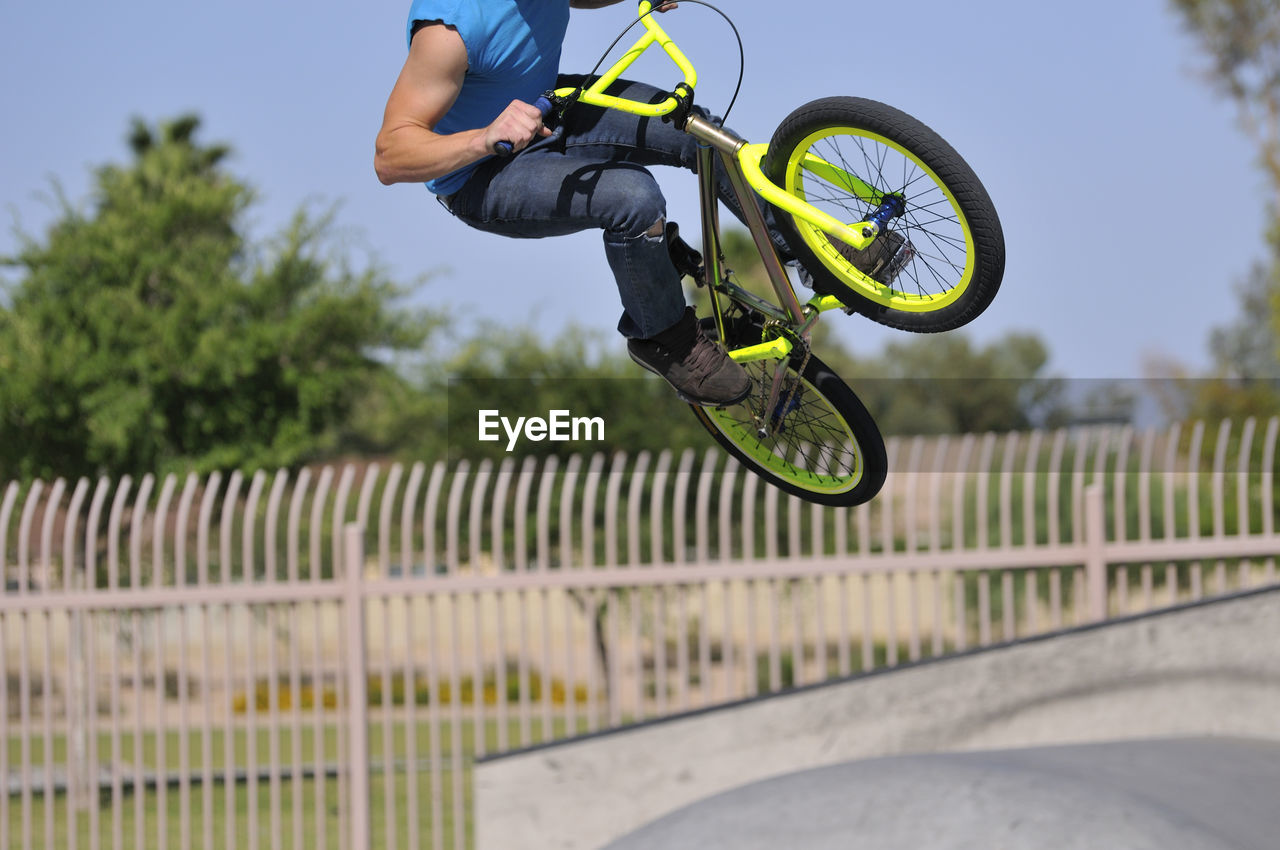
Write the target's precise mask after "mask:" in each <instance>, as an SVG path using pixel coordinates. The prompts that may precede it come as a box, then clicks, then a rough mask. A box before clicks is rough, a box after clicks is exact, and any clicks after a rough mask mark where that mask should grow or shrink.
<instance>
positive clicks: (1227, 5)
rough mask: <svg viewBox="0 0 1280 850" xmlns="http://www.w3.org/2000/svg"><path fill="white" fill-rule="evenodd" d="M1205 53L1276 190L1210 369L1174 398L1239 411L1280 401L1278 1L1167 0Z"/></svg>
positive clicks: (1213, 410)
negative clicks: (1255, 258) (1235, 311)
mask: <svg viewBox="0 0 1280 850" xmlns="http://www.w3.org/2000/svg"><path fill="white" fill-rule="evenodd" d="M1171 5H1172V7H1173V10H1174V12H1175V14H1176V15H1177V16H1178V18H1179V20H1180V21H1181V22H1182V24H1183V26H1184V27H1185V29H1186V30H1187V32H1188V33H1189V34H1190V35H1191V37H1192V38H1193V39H1194V40H1195V41H1196V43H1197V45H1198V46H1199V48H1200V50H1201V51H1202V53H1203V54H1204V55H1205V56H1206V57H1207V59H1208V60H1209V64H1208V67H1207V68H1206V69H1205V71H1206V77H1207V79H1208V81H1209V82H1210V84H1211V85H1213V87H1214V88H1215V89H1216V90H1217V91H1218V92H1220V93H1221V94H1223V95H1225V96H1226V97H1227V98H1229V99H1230V100H1231V101H1232V102H1233V103H1234V104H1235V106H1236V108H1237V112H1238V114H1239V117H1240V123H1241V126H1242V127H1243V129H1244V131H1245V132H1246V133H1247V134H1248V135H1249V137H1250V138H1251V139H1252V140H1253V142H1254V143H1255V144H1256V146H1257V149H1258V155H1259V162H1260V164H1261V166H1262V169H1263V172H1264V173H1265V174H1266V175H1267V178H1268V180H1269V181H1270V183H1271V188H1272V190H1273V192H1274V193H1276V194H1273V196H1272V199H1271V201H1270V203H1269V204H1268V208H1269V213H1270V215H1271V222H1270V225H1269V227H1268V233H1267V239H1266V243H1265V250H1266V257H1267V258H1266V261H1265V262H1263V263H1260V264H1258V265H1257V266H1255V267H1254V269H1253V270H1252V271H1251V272H1250V274H1249V276H1248V277H1247V278H1246V279H1245V281H1244V282H1243V284H1242V285H1241V286H1240V287H1239V288H1238V291H1239V295H1240V307H1241V309H1240V313H1239V315H1238V317H1237V318H1236V319H1235V320H1234V321H1232V322H1231V323H1230V324H1228V325H1226V326H1224V327H1221V328H1217V329H1215V330H1214V332H1213V334H1212V337H1211V338H1210V343H1209V345H1210V350H1211V352H1212V354H1213V359H1214V374H1213V376H1212V377H1211V378H1210V379H1209V380H1207V381H1202V382H1196V383H1194V384H1190V385H1188V386H1187V387H1186V388H1185V389H1184V391H1183V392H1182V393H1181V395H1182V398H1180V399H1178V400H1177V404H1179V405H1181V407H1182V410H1181V411H1178V412H1181V413H1185V415H1188V416H1193V417H1203V418H1209V417H1222V416H1231V417H1235V418H1240V417H1242V416H1246V415H1261V414H1268V413H1270V412H1273V411H1275V410H1276V409H1277V407H1280V204H1278V203H1277V201H1278V200H1280V6H1277V5H1276V3H1274V2H1272V0H1171Z"/></svg>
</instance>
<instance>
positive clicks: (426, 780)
mask: <svg viewBox="0 0 1280 850" xmlns="http://www.w3.org/2000/svg"><path fill="white" fill-rule="evenodd" d="M579 725H580V726H581V727H582V731H585V720H583V721H582V722H581V723H580V724H579ZM541 726H542V724H541V719H540V718H538V719H535V720H533V723H532V735H531V737H530V739H529V740H528V741H525V742H522V741H521V738H520V728H519V723H518V722H517V721H508V723H507V735H508V742H509V744H510V745H516V744H518V743H536V742H539V741H541V740H545V739H547V738H551V739H554V738H560V737H564V735H565V731H566V726H565V723H564V721H563V720H562V719H556V720H555V721H554V722H553V728H552V730H551V731H552V734H551V735H550V736H544V735H543V730H542V728H541ZM414 729H415V732H416V734H415V746H416V750H417V753H416V755H417V759H416V763H415V765H413V769H412V770H411V769H410V765H408V764H407V763H406V761H405V760H406V757H407V750H408V747H407V733H408V731H409V726H408V724H407V723H405V722H403V721H400V720H397V721H395V722H393V724H392V726H391V728H390V730H389V731H390V734H391V736H392V737H391V750H392V754H393V759H394V764H393V766H392V770H391V771H390V772H389V773H388V772H387V771H385V770H384V769H383V764H382V759H383V754H384V751H383V747H384V743H385V740H386V739H385V735H386V734H387V732H388V730H387V728H386V726H385V725H384V724H383V723H382V722H381V721H375V722H371V723H370V728H369V749H370V758H371V761H372V762H373V770H372V772H371V776H370V824H371V828H372V839H373V846H374V847H378V848H383V847H387V848H391V847H409V846H410V845H409V835H408V830H409V827H410V818H412V819H413V823H415V824H416V826H417V830H418V840H419V842H420V845H421V846H422V847H430V848H433V849H434V850H439V848H453V847H455V846H461V847H471V846H473V845H474V842H475V832H474V824H473V823H472V814H471V808H472V806H471V763H472V759H473V756H474V753H475V725H474V723H473V722H471V721H470V720H463V721H461V722H458V723H457V724H456V726H455V724H453V723H451V722H450V721H449V720H442V721H441V723H440V725H439V732H438V734H437V739H438V740H437V743H438V749H437V751H436V754H435V755H434V756H433V752H432V748H431V743H432V738H431V734H430V725H429V723H428V721H427V720H426V719H424V718H422V717H421V716H419V718H417V719H416V721H415V724H414ZM33 731H34V732H35V733H36V734H35V735H34V736H33V738H32V739H31V743H30V747H31V750H30V756H29V758H30V762H31V765H32V767H33V768H34V769H36V770H39V769H40V768H42V767H43V765H44V762H45V739H44V738H43V736H42V735H41V734H40V733H39V729H38V726H37V729H35V730H33ZM498 731H499V730H498V724H497V721H494V720H489V721H487V722H486V723H485V724H484V735H485V746H486V750H487V751H489V752H492V751H494V750H495V749H496V748H497V744H498ZM272 734H273V733H272V731H271V730H268V729H264V728H258V729H256V730H255V731H254V737H253V740H254V743H255V747H256V750H257V763H258V764H259V765H260V766H266V765H268V764H269V753H270V751H271V750H270V747H271V737H272ZM274 734H275V736H276V747H277V748H278V751H279V754H280V755H279V758H280V762H281V769H282V771H284V772H285V774H286V775H285V776H283V777H281V778H279V780H278V782H276V783H275V786H274V789H273V784H272V782H271V781H270V780H269V779H268V778H266V777H263V778H260V779H255V780H254V781H252V782H250V781H249V780H248V779H247V778H246V777H245V776H243V775H241V777H240V780H239V781H238V782H236V783H235V784H234V785H233V786H231V791H232V793H231V795H230V796H231V799H230V800H228V786H227V785H226V784H225V783H224V782H223V781H222V779H221V776H220V774H221V772H222V770H223V767H224V766H225V765H226V763H227V761H226V749H225V748H226V744H227V740H226V736H225V733H224V731H223V730H219V729H214V730H211V732H210V735H209V740H210V743H211V745H212V758H211V759H210V761H209V767H210V770H211V771H212V773H213V774H214V780H213V782H212V783H211V784H210V785H209V786H208V787H207V788H206V787H205V786H204V785H203V784H202V783H201V781H200V775H201V773H202V771H203V770H204V762H203V760H202V753H203V749H204V733H203V731H202V730H200V729H195V730H192V731H190V732H189V733H188V734H187V735H186V738H185V742H184V739H183V737H182V735H181V734H180V733H178V732H175V731H170V732H168V733H166V735H165V743H164V763H165V768H166V770H167V771H168V772H169V773H170V774H171V776H176V775H177V773H178V768H179V766H180V764H181V747H182V745H183V744H184V743H185V745H186V747H187V750H188V754H187V758H188V763H189V765H190V775H191V777H192V781H191V784H190V793H189V797H188V799H187V805H186V809H187V811H188V813H189V815H188V817H189V821H188V831H189V833H190V835H189V841H190V844H189V845H184V843H183V831H182V813H183V808H184V806H183V795H182V794H181V789H180V788H179V786H178V785H176V784H174V785H171V786H169V787H167V788H166V789H165V790H164V792H163V795H162V793H161V791H159V790H157V789H156V787H155V786H154V785H153V784H147V786H146V788H145V790H144V791H143V792H142V793H141V795H135V793H134V792H133V789H132V788H130V787H129V786H128V785H126V786H125V787H124V788H123V789H122V790H121V791H120V792H119V794H118V795H117V794H116V793H114V792H113V789H112V788H111V787H110V785H108V786H107V787H105V788H103V789H102V790H101V793H100V795H99V807H98V809H97V812H96V817H91V813H90V811H88V810H87V809H82V810H81V811H80V812H78V813H77V814H76V817H75V819H74V830H75V832H76V838H77V842H76V846H77V847H84V848H87V847H89V846H90V843H89V839H90V834H91V831H93V830H95V829H96V832H97V835H98V840H99V842H100V846H101V847H103V848H111V847H122V848H130V850H134V848H137V850H143V848H148V850H149V849H150V848H156V850H160V848H179V847H184V846H191V847H199V848H203V847H205V846H206V841H205V838H206V837H211V839H212V842H213V846H214V847H227V846H230V847H235V848H241V847H247V846H248V839H249V830H250V819H251V815H252V817H253V818H254V819H256V829H255V831H256V833H257V837H258V845H259V846H260V847H263V848H269V847H272V846H273V844H272V836H273V833H275V832H276V831H277V830H278V834H279V837H280V845H279V846H281V847H285V848H291V850H303V848H306V850H313V848H322V847H337V846H338V838H337V836H338V835H339V830H340V829H341V828H343V826H342V824H341V822H340V819H339V811H338V809H339V799H340V794H342V793H345V789H343V788H342V787H341V786H340V780H339V778H338V777H336V776H332V775H330V776H325V777H322V778H315V777H307V778H303V779H300V780H297V781H295V780H294V779H293V778H292V777H291V776H289V775H288V771H289V770H291V766H292V763H293V745H294V741H293V731H292V730H291V729H289V728H287V727H285V728H280V729H279V730H278V731H276V732H275V733H274ZM321 736H322V740H321V742H320V743H321V748H322V753H323V761H324V763H325V764H327V765H329V766H330V767H332V766H334V765H336V764H337V761H338V727H337V726H336V725H335V724H334V723H332V722H329V723H327V724H326V725H325V726H324V727H323V730H322V732H321ZM157 738H158V736H157V735H155V734H151V733H147V732H144V733H143V735H142V753H143V757H142V764H143V765H144V771H145V772H146V774H147V775H148V777H150V776H153V775H154V773H155V768H156V765H157V747H156V745H157V743H158V742H157ZM455 739H460V740H458V743H459V744H460V747H459V749H458V751H457V752H458V757H457V758H456V759H455V757H454V750H453V746H454V742H455ZM97 740H98V759H99V768H100V770H105V769H106V768H107V767H108V766H109V765H110V764H111V763H112V761H113V758H112V752H113V750H112V740H111V735H110V734H109V733H106V734H99V735H98V739H97ZM249 740H250V739H249V735H248V733H247V732H246V731H244V730H236V732H235V733H234V734H233V737H232V741H231V743H232V749H233V758H234V764H235V766H236V767H237V768H238V769H239V770H240V771H243V770H244V767H245V764H246V762H247V754H248V751H249ZM299 740H300V742H301V745H302V766H303V767H304V768H307V769H310V768H312V767H314V765H315V764H316V762H317V747H316V734H315V730H314V728H310V727H304V728H303V729H302V730H301V734H300V736H299ZM49 743H50V745H51V746H52V751H53V752H52V761H53V764H54V765H55V767H56V768H57V769H58V776H59V778H62V777H64V776H65V765H66V747H67V741H66V737H65V735H62V734H58V735H55V736H53V737H52V738H51V739H50V740H49ZM7 746H8V766H9V775H10V776H11V777H12V776H17V775H19V772H20V770H21V765H22V741H21V739H20V738H18V737H16V736H10V738H9V740H8V742H7ZM118 746H119V761H120V763H121V764H123V765H125V768H124V771H123V774H124V777H125V779H126V780H128V781H131V780H132V776H133V765H134V733H133V732H132V731H130V732H125V733H122V734H121V735H120V742H119V745H118ZM411 777H412V779H413V780H415V781H416V783H417V789H416V794H415V795H414V796H413V798H412V799H410V793H409V782H410V779H411ZM35 784H36V786H37V787H35V788H34V789H32V794H31V796H30V798H29V801H28V802H26V803H24V800H23V797H22V795H11V796H8V797H7V798H3V799H0V821H7V830H6V831H5V832H3V833H0V837H2V838H4V839H5V844H4V846H6V847H9V848H14V850H18V848H25V847H28V846H30V847H32V848H63V847H70V846H71V843H70V841H69V840H68V838H69V829H71V828H73V827H72V823H71V821H70V818H69V813H68V812H69V807H68V803H67V797H66V795H65V794H62V793H57V792H55V794H54V797H53V803H52V806H50V804H49V802H48V801H46V800H45V799H44V794H43V792H42V785H43V779H42V778H41V775H39V774H37V778H36V780H35ZM389 790H390V791H392V792H393V793H390V795H389ZM162 796H163V806H164V812H165V821H166V822H165V824H164V835H163V840H162V836H161V834H160V829H161V824H160V807H161V798H162ZM389 796H390V799H389ZM389 804H390V809H389V808H388V806H389ZM24 810H25V811H24ZM273 811H274V812H275V813H276V814H275V819H274V820H273V816H272V812H273ZM320 812H322V814H318V813H320ZM388 814H390V816H391V821H392V829H393V830H394V833H395V840H394V842H391V841H388ZM95 820H96V826H95ZM50 822H51V827H52V832H51V833H50V831H49V828H50ZM296 829H300V835H301V842H300V843H297V842H295V830H296ZM459 829H461V831H462V835H461V836H455V831H457V830H459ZM139 830H141V832H140V833H139ZM139 836H140V837H139ZM27 837H29V838H30V843H29V844H28V843H26V839H27ZM458 838H461V841H458ZM117 839H118V842H117Z"/></svg>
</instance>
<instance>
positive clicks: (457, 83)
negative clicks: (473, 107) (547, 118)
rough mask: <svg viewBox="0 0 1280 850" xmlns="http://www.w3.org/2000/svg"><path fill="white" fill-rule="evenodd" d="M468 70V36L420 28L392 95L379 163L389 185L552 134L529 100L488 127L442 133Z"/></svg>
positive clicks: (441, 28) (380, 135)
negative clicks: (442, 123)
mask: <svg viewBox="0 0 1280 850" xmlns="http://www.w3.org/2000/svg"><path fill="white" fill-rule="evenodd" d="M466 72H467V48H466V46H465V45H464V44H463V43H462V36H460V35H458V33H457V31H456V30H453V29H451V28H449V27H447V26H444V25H443V24H429V25H427V26H425V27H423V28H422V29H420V30H418V32H417V34H416V35H414V37H413V42H412V44H411V45H410V47H409V57H408V58H407V59H405V63H404V67H403V68H402V69H401V71H400V77H399V78H398V79H397V80H396V84H395V86H394V87H393V88H392V90H391V95H390V97H388V98H387V107H386V111H385V112H384V113H383V116H382V129H381V130H379V131H378V138H377V144H376V153H375V154H374V160H373V167H374V170H375V171H377V173H378V179H379V180H381V181H382V182H383V183H386V184H391V183H421V182H424V181H427V180H434V179H435V178H437V177H443V176H444V175H446V174H448V173H450V172H452V171H456V170H457V169H459V168H462V167H463V166H466V165H470V164H471V163H473V162H476V161H477V160H480V159H483V158H484V157H486V156H488V155H490V154H492V153H493V152H494V145H495V144H496V143H497V142H499V141H504V140H505V141H509V142H511V144H512V146H513V147H514V148H515V149H516V150H520V149H522V148H524V147H525V146H526V145H528V144H529V142H531V141H533V139H534V138H535V137H537V136H539V135H543V136H546V135H550V134H551V131H550V130H548V129H546V128H545V127H543V126H542V115H541V113H539V112H538V110H537V109H536V108H535V107H534V106H532V105H531V104H528V103H522V102H520V101H512V102H511V104H510V105H509V106H508V107H507V108H506V109H505V110H503V112H502V114H501V115H499V116H498V117H497V118H496V119H494V121H493V123H491V124H490V125H489V126H487V127H479V128H476V129H474V130H466V131H463V132H460V133H437V132H435V126H436V125H437V124H438V123H439V122H440V119H441V118H443V117H444V116H445V114H446V113H448V111H449V108H450V107H452V106H453V102H454V101H455V100H457V98H458V93H459V92H460V91H462V81H463V78H464V77H465V76H466Z"/></svg>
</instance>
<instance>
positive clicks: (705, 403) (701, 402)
mask: <svg viewBox="0 0 1280 850" xmlns="http://www.w3.org/2000/svg"><path fill="white" fill-rule="evenodd" d="M627 356H628V357H630V358H631V359H632V361H634V362H635V364H636V365H637V366H639V367H640V368H641V369H644V370H645V371H646V372H652V373H653V374H655V375H657V376H658V377H659V378H662V380H664V381H667V379H666V378H663V377H662V373H661V372H659V371H657V370H656V369H654V368H653V367H652V366H650V365H649V364H648V363H645V362H644V361H643V360H641V359H639V358H638V357H636V356H635V355H634V354H632V353H631V349H627ZM667 386H669V387H671V389H673V390H675V391H676V395H677V396H678V397H679V398H680V400H681V401H683V402H684V403H685V404H694V405H697V406H698V407H728V406H729V405H731V404H737V403H738V402H740V401H742V400H743V399H745V398H746V397H747V396H749V395H751V384H750V383H748V384H747V388H746V389H745V390H743V392H742V394H741V395H739V396H738V397H737V398H732V399H728V400H724V401H717V400H712V399H705V398H695V397H694V396H691V395H689V394H688V393H686V392H685V391H684V390H682V389H680V388H679V387H677V386H676V385H675V384H673V383H671V382H670V381H667Z"/></svg>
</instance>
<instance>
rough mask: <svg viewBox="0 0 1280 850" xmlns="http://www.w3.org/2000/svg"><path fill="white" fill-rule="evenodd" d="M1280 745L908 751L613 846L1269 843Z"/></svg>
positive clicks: (745, 792)
mask: <svg viewBox="0 0 1280 850" xmlns="http://www.w3.org/2000/svg"><path fill="white" fill-rule="evenodd" d="M1277 846H1280V744H1278V743H1275V742H1269V741H1257V740H1248V739H1212V738H1191V739H1180V740H1158V741H1126V742H1119V743H1112V744H1088V745H1078V746H1067V747H1041V748H1033V749H1024V750H1008V751H996V752H976V753H951V754H945V755H922V756H900V757H895V758H884V759H869V760H866V761H857V762H848V763H845V764H839V765H833V766H830V767H821V768H814V769H812V770H806V771H801V772H798V773H793V774H790V775H787V776H782V777H778V778H775V779H768V780H764V781H761V782H755V783H752V784H750V785H746V786H743V787H741V788H737V789H734V790H732V791H727V792H725V793H722V794H718V795H716V796H714V797H711V798H709V799H707V800H703V801H701V802H698V803H695V804H693V805H691V806H688V807H686V808H684V809H680V810H678V811H676V812H674V813H672V814H669V815H667V816H665V817H663V818H661V819H659V820H658V821H656V822H654V823H653V824H650V825H649V826H646V827H643V828H641V829H639V830H637V831H635V832H633V833H631V834H630V835H628V836H626V837H624V838H621V839H619V840H617V841H615V842H613V843H611V844H609V845H607V848H606V850H641V848H646V850H647V848H654V847H661V848H663V850H682V848H689V850H694V848H696V850H721V848H723V849H724V850H728V848H734V850H777V848H780V847H789V848H803V850H837V848H839V850H847V848H850V847H866V848H875V850H921V848H932V847H946V848H948V850H991V848H1001V850H1023V849H1024V848H1025V850H1099V848H1107V850H1275V848H1276V847H1277Z"/></svg>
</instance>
